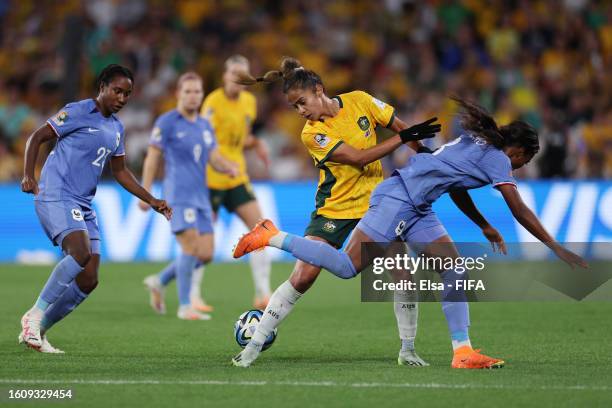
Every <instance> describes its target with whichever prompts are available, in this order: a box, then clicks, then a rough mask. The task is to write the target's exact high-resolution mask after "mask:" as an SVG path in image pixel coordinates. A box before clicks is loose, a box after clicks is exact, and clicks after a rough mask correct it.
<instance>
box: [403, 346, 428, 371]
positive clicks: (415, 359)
mask: <svg viewBox="0 0 612 408" xmlns="http://www.w3.org/2000/svg"><path fill="white" fill-rule="evenodd" d="M397 364H399V365H405V366H413V367H427V366H428V365H429V363H427V362H425V360H423V359H422V358H421V357H419V355H418V354H417V353H416V351H414V350H406V351H400V352H399V356H398V357H397Z"/></svg>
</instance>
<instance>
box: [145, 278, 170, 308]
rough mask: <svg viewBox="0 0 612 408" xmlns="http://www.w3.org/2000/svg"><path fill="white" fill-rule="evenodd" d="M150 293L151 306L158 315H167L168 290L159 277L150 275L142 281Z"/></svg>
mask: <svg viewBox="0 0 612 408" xmlns="http://www.w3.org/2000/svg"><path fill="white" fill-rule="evenodd" d="M142 283H144V285H145V286H146V287H147V290H148V291H149V304H150V305H151V308H152V309H153V310H154V311H155V313H157V314H161V315H163V314H166V301H165V296H164V295H165V292H166V288H164V286H163V285H162V284H161V282H160V281H159V276H157V275H149V276H147V277H146V278H145V280H144V281H142Z"/></svg>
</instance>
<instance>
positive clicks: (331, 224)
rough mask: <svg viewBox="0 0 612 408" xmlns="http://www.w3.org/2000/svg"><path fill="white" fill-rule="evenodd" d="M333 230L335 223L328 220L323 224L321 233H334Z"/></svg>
mask: <svg viewBox="0 0 612 408" xmlns="http://www.w3.org/2000/svg"><path fill="white" fill-rule="evenodd" d="M335 230H336V223H335V222H333V221H332V220H329V221H327V222H326V223H325V224H323V231H326V232H334V231H335Z"/></svg>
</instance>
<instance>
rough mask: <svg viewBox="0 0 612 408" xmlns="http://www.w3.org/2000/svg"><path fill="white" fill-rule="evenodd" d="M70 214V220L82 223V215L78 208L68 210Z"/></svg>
mask: <svg viewBox="0 0 612 408" xmlns="http://www.w3.org/2000/svg"><path fill="white" fill-rule="evenodd" d="M70 214H71V215H72V219H73V220H75V221H83V213H82V212H81V210H79V209H78V208H73V209H72V210H70Z"/></svg>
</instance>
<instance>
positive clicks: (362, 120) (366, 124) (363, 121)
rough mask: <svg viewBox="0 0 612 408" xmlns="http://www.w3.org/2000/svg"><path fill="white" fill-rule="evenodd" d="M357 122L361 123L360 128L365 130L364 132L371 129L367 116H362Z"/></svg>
mask: <svg viewBox="0 0 612 408" xmlns="http://www.w3.org/2000/svg"><path fill="white" fill-rule="evenodd" d="M357 124H358V125H359V129H361V130H363V131H364V132H365V131H366V130H368V129H370V121H369V120H368V118H367V117H366V116H362V117H360V118H359V119H357Z"/></svg>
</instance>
